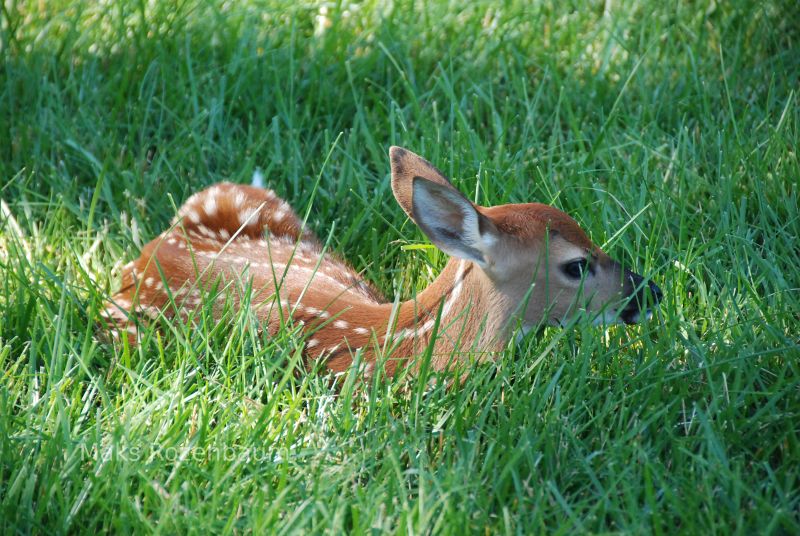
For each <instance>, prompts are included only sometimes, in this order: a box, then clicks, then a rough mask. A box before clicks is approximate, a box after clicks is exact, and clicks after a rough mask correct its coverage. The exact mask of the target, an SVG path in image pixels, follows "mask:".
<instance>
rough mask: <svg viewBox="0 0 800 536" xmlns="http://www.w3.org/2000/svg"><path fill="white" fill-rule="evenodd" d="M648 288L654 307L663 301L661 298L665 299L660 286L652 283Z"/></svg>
mask: <svg viewBox="0 0 800 536" xmlns="http://www.w3.org/2000/svg"><path fill="white" fill-rule="evenodd" d="M648 286H649V287H650V296H652V297H653V305H656V304H658V302H660V301H661V298H663V297H664V294H663V293H662V292H661V289H660V288H658V285H656V284H655V283H653V282H652V281H650V282H649V283H648Z"/></svg>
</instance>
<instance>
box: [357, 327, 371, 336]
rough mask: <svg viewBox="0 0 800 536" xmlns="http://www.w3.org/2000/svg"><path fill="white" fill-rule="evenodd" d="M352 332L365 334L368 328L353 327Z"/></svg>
mask: <svg viewBox="0 0 800 536" xmlns="http://www.w3.org/2000/svg"><path fill="white" fill-rule="evenodd" d="M353 331H354V332H356V333H358V334H359V335H367V334H368V333H369V330H368V329H367V328H355V329H354V330H353Z"/></svg>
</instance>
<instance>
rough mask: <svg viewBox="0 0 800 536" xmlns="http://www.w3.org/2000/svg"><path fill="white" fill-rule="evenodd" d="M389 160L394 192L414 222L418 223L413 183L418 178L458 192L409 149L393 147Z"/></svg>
mask: <svg viewBox="0 0 800 536" xmlns="http://www.w3.org/2000/svg"><path fill="white" fill-rule="evenodd" d="M389 159H390V160H391V165H392V192H393V193H394V197H395V199H397V202H398V203H399V204H400V206H401V207H402V208H403V210H404V211H405V213H406V214H407V215H408V217H409V218H411V219H412V220H415V221H416V219H415V218H414V209H413V202H412V199H413V195H414V191H413V183H414V179H415V178H416V177H420V178H423V179H425V180H427V181H430V182H433V183H436V184H440V185H443V186H447V187H449V188H451V189H453V190H454V191H456V190H455V188H453V185H452V184H450V181H449V180H447V177H445V176H444V174H443V173H442V172H441V171H439V170H438V169H436V168H435V167H434V166H433V164H431V163H430V162H428V161H427V160H425V159H424V158H422V157H421V156H418V155H416V154H414V153H412V152H411V151H409V150H408V149H403V148H402V147H391V148H390V149H389Z"/></svg>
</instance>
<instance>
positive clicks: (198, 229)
mask: <svg viewBox="0 0 800 536" xmlns="http://www.w3.org/2000/svg"><path fill="white" fill-rule="evenodd" d="M391 156H392V187H393V190H394V193H395V197H396V198H397V200H398V202H399V203H400V205H401V206H402V207H403V208H404V210H406V212H407V213H408V215H409V216H410V217H412V219H414V220H415V221H416V222H417V223H418V224H419V225H420V227H421V228H422V230H423V231H424V232H425V233H426V234H427V235H428V236H429V238H431V240H432V241H433V242H434V243H435V244H436V245H437V246H439V247H440V248H441V249H443V250H444V251H445V252H447V253H450V254H451V255H453V256H454V257H455V258H453V259H451V260H450V261H449V263H448V264H447V266H446V267H445V269H444V270H443V272H442V273H441V274H440V275H439V277H438V278H437V279H436V280H435V281H434V282H433V283H432V284H431V285H430V286H429V287H428V288H426V289H425V290H424V291H423V292H421V293H420V294H419V295H418V296H417V297H416V299H415V300H409V301H406V302H402V303H397V304H395V303H391V302H388V301H387V300H386V299H385V298H384V297H383V296H381V295H380V293H379V292H378V291H376V290H375V289H374V288H373V287H372V285H371V284H370V283H369V282H367V281H365V280H364V279H363V278H362V277H361V276H360V275H359V274H358V273H357V272H356V271H355V270H353V268H352V267H350V266H349V265H348V264H346V263H345V262H343V261H342V260H340V259H339V258H337V257H336V256H334V255H332V254H331V253H327V252H325V251H324V250H323V248H322V246H321V244H320V242H319V241H318V240H317V238H316V237H315V236H314V235H313V234H312V233H310V232H308V231H305V230H304V229H303V227H302V223H301V220H300V219H299V218H298V217H297V215H296V214H295V213H294V212H293V211H292V209H291V208H290V207H289V206H288V205H287V203H286V202H284V201H282V200H281V199H279V198H277V197H276V196H275V194H274V193H273V192H272V191H271V190H264V189H261V188H255V187H251V186H242V185H234V184H229V183H222V184H218V185H215V186H212V187H211V188H208V189H206V190H204V191H203V192H200V193H199V194H195V195H193V196H192V197H191V198H189V199H188V200H187V201H186V203H185V204H184V205H183V206H182V207H181V209H180V212H179V214H178V218H177V219H176V222H175V225H174V226H173V227H172V228H171V229H170V230H168V231H166V232H165V233H162V234H161V235H160V236H158V237H157V238H156V239H154V240H153V241H151V242H150V243H148V244H147V245H146V246H145V247H144V248H143V250H142V253H141V255H140V257H139V258H138V259H137V260H135V261H134V262H132V263H130V264H129V265H127V266H126V267H125V269H124V270H123V274H122V288H121V289H120V291H119V292H118V293H117V294H116V295H115V296H114V297H113V298H112V300H111V301H110V302H109V303H108V304H107V306H106V309H105V312H104V315H105V316H106V318H107V319H108V320H110V321H111V322H112V323H113V324H115V326H114V327H113V328H112V329H113V331H114V332H115V333H116V334H117V335H118V334H120V333H122V332H124V333H126V334H127V336H128V337H129V340H130V341H131V342H136V339H137V336H138V328H137V322H140V321H141V320H143V319H146V318H148V317H149V318H154V317H156V316H158V315H161V314H163V315H165V316H167V317H170V316H174V315H175V314H179V315H183V316H184V317H187V318H188V317H189V316H190V314H191V312H192V311H193V310H196V309H198V308H200V307H211V308H212V309H213V311H214V313H215V315H217V316H219V315H220V314H221V313H222V311H223V309H224V308H225V307H234V308H240V307H250V308H251V309H252V311H253V312H254V314H255V315H256V317H257V318H258V319H259V321H260V324H261V326H262V328H263V329H267V330H269V332H270V333H274V332H275V331H276V330H277V329H279V326H280V325H281V323H282V322H285V321H286V320H287V319H288V318H290V317H291V318H292V319H293V321H294V322H302V324H303V330H304V331H305V333H306V344H305V354H306V357H307V361H308V364H311V363H312V362H313V361H314V360H316V359H320V358H322V359H325V363H326V365H327V366H328V368H330V369H331V370H332V371H334V372H341V371H343V370H345V369H347V368H348V367H349V366H350V364H351V363H352V360H353V355H354V354H355V352H356V351H357V350H358V349H363V354H364V360H365V361H366V363H367V370H368V371H371V370H372V367H373V365H374V359H375V353H376V350H377V349H378V348H384V349H390V350H391V355H392V356H396V357H397V358H399V359H389V360H387V361H386V364H385V372H386V373H387V374H390V375H391V374H393V373H394V371H395V369H396V367H397V366H398V364H401V363H402V362H403V361H404V360H405V359H407V358H411V357H413V356H414V355H417V354H419V353H421V352H422V351H423V350H425V349H426V348H427V347H428V346H429V345H430V344H431V341H433V354H432V355H433V358H432V366H433V368H435V369H442V368H444V367H446V366H447V364H448V363H449V362H450V360H451V359H453V356H454V355H459V354H463V353H464V352H466V351H469V350H475V351H476V352H477V353H478V357H479V358H480V357H481V356H485V355H489V354H491V352H494V351H496V350H499V349H501V348H502V347H503V346H504V345H505V344H506V342H507V340H508V337H509V335H510V333H511V331H512V330H513V329H514V328H515V327H516V325H517V323H520V324H521V325H522V327H523V328H530V327H533V326H535V325H538V324H539V323H540V322H541V321H542V320H545V321H551V322H560V321H562V320H564V319H565V318H567V317H568V316H569V315H571V314H572V313H573V312H574V311H575V310H576V309H584V308H586V309H589V310H593V311H598V312H599V313H601V314H603V316H604V317H606V318H609V319H610V318H611V317H612V316H613V317H617V316H619V317H621V318H622V319H623V320H625V321H626V322H635V321H638V316H639V305H640V302H641V301H642V297H641V296H642V294H643V292H644V291H643V289H641V288H638V287H639V286H640V284H641V282H642V279H641V278H640V277H639V276H636V275H635V274H632V273H630V272H628V271H625V270H623V269H622V268H620V267H619V265H618V264H617V263H615V262H614V261H612V260H611V259H609V258H608V257H607V256H605V254H603V253H602V252H601V251H600V250H599V249H598V248H596V247H595V246H593V245H592V243H591V242H590V241H589V239H588V238H587V237H586V235H585V234H584V233H583V231H581V230H580V228H579V227H578V226H577V224H576V223H575V222H574V221H573V220H572V219H571V218H569V216H567V215H566V214H564V213H563V212H561V211H559V210H557V209H554V208H552V207H548V206H545V205H538V204H523V205H503V206H498V207H490V208H484V207H476V206H474V205H472V204H471V203H470V202H469V201H467V200H466V199H464V198H463V197H462V196H461V195H460V194H459V193H458V192H457V190H455V188H453V187H452V186H451V185H450V183H449V181H447V179H446V178H444V176H443V175H441V173H440V172H439V171H438V170H436V168H434V167H433V166H432V165H430V164H429V163H428V162H427V161H425V160H423V159H422V158H420V157H418V156H417V155H414V154H413V153H411V152H409V151H406V150H404V149H399V148H393V149H392V152H391ZM576 263H578V264H579V265H580V266H579V267H578V268H579V272H578V273H577V277H575V275H576V274H575V273H574V269H575V266H576ZM551 272H555V273H551ZM598 273H600V274H601V275H603V274H604V276H603V277H601V278H598V277H597V275H598ZM626 276H627V277H626ZM593 279H594V280H593ZM650 289H651V293H652V295H653V296H654V297H655V300H656V301H657V300H658V298H659V297H660V292H659V291H658V289H657V287H655V286H654V285H652V284H651V286H650ZM631 298H635V299H633V300H631ZM626 300H627V301H628V302H631V303H632V302H635V303H633V305H631V303H627V305H625V308H618V309H614V305H618V304H620V303H622V304H624V303H625V301H626ZM592 302H594V306H592V305H591V304H592ZM439 315H441V316H439ZM437 318H439V322H438V324H437ZM434 336H435V338H434Z"/></svg>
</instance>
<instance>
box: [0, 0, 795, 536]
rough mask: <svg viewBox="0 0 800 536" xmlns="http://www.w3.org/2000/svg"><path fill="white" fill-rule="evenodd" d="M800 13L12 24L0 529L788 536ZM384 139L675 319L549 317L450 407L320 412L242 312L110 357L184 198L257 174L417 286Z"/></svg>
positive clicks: (338, 406)
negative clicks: (533, 208) (563, 242)
mask: <svg viewBox="0 0 800 536" xmlns="http://www.w3.org/2000/svg"><path fill="white" fill-rule="evenodd" d="M795 12H796V10H795V9H788V7H787V5H783V4H781V3H780V2H775V3H770V2H768V3H755V2H746V1H741V0H737V1H735V2H726V3H715V2H700V3H680V2H679V3H674V4H665V3H663V2H654V1H651V0H642V1H638V2H637V1H633V2H625V3H618V2H603V3H596V4H586V5H576V6H575V8H574V9H573V8H572V7H570V6H567V5H563V3H552V4H551V3H532V4H530V5H529V4H528V3H523V2H513V1H512V2H505V3H502V5H501V4H500V3H497V2H489V1H485V2H484V1H478V2H467V3H461V4H458V3H444V2H432V3H414V2H410V1H405V0H402V1H399V2H393V3H383V2H365V3H349V2H333V3H327V4H324V5H323V4H319V3H315V2H306V3H302V2H288V1H287V2H281V1H278V0H267V1H265V2H225V3H211V2H195V1H193V0H191V1H185V2H89V1H86V2H74V1H48V2H38V3H37V2H24V3H14V2H6V3H5V5H4V8H3V10H2V12H0V55H1V57H2V61H3V63H2V70H0V199H2V201H3V204H2V205H1V206H0V267H1V269H0V374H1V375H2V381H0V526H2V527H3V529H5V530H4V531H3V532H47V533H51V532H99V531H111V530H113V531H119V532H122V531H125V532H128V531H134V530H135V531H150V530H152V531H161V532H166V533H172V532H176V531H180V532H188V531H193V532H209V531H213V532H234V531H236V532H245V531H252V532H274V531H279V530H280V531H285V532H300V533H309V532H311V533H316V532H330V533H338V532H341V531H343V530H348V531H353V532H358V533H360V532H367V531H369V530H374V531H376V532H378V531H382V530H388V531H391V532H397V533H401V532H402V533H417V532H428V531H433V532H437V533H439V532H441V533H464V532H467V531H469V532H481V533H532V532H533V533H535V532H540V531H545V530H552V531H554V532H562V533H576V532H614V531H621V532H630V533H650V532H653V533H661V532H675V531H682V532H687V533H724V534H728V533H732V532H737V533H752V532H754V531H758V532H767V533H770V532H772V533H792V532H797V531H798V530H800V520H799V519H798V514H797V512H798V508H799V506H800V505H798V497H800V493H799V492H800V483H799V482H798V478H799V477H800V471H798V467H799V465H798V463H799V462H800V459H799V456H798V454H799V452H798V431H797V424H796V423H797V422H798V419H799V418H800V415H798V413H800V384H799V381H800V376H799V375H798V358H799V357H800V349H799V348H798V344H799V343H798V323H799V321H800V317H798V311H800V294H798V293H800V290H798V289H800V277H798V273H800V272H798V268H797V267H798V266H800V249H799V248H798V246H797V237H798V236H800V214H799V213H798V188H797V184H798V183H797V179H798V177H800V165H798V159H797V146H798V141H800V121H799V119H800V107H798V104H797V99H798V95H797V80H798V73H800V68H799V67H800V65H799V64H800V50H798V46H797V42H798V37H800V32H799V31H798V28H800V22H799V21H798V18H797V14H796V13H795ZM393 144H394V145H404V146H407V147H409V148H410V149H412V150H414V151H415V152H418V153H420V154H423V155H425V156H426V157H427V158H428V159H429V160H431V161H432V162H434V163H435V164H436V165H437V166H438V167H440V168H441V169H442V170H443V171H444V172H445V173H446V174H447V175H449V176H451V177H453V179H454V182H455V183H456V185H457V186H458V187H460V188H461V190H462V191H463V192H465V193H466V194H467V195H469V196H470V197H471V198H473V199H475V200H476V202H479V203H482V204H499V203H506V202H522V201H540V202H546V203H550V204H553V205H556V206H558V207H560V208H562V209H564V210H566V211H567V212H569V213H570V214H571V215H573V216H574V217H575V218H576V219H577V220H578V221H579V222H580V223H581V224H582V225H583V226H584V227H585V228H586V229H587V231H588V233H589V234H590V236H591V237H592V238H593V240H594V241H595V242H596V243H599V244H606V246H605V247H606V249H607V250H608V251H609V253H611V254H612V256H614V257H615V258H617V259H619V260H621V261H624V262H625V263H626V264H628V265H630V266H632V267H633V268H634V269H636V270H637V271H638V272H640V273H645V274H648V275H651V276H652V277H653V279H654V280H655V281H656V282H657V283H658V284H659V286H661V288H662V289H663V290H664V291H665V299H664V302H663V304H662V307H661V311H660V313H659V314H658V315H657V316H656V318H655V319H654V320H653V321H651V322H649V323H645V324H643V325H641V326H635V327H612V328H610V329H608V330H604V329H602V328H598V327H592V326H589V325H587V324H586V323H578V324H576V325H575V326H572V327H571V328H570V329H564V330H562V329H553V328H547V329H545V330H544V331H543V332H540V333H537V334H532V335H530V336H528V337H526V338H525V339H524V340H523V341H522V342H521V343H519V344H518V345H510V346H509V348H508V349H507V351H505V352H504V353H503V355H502V356H500V357H499V359H498V360H497V361H496V362H494V363H484V364H474V365H470V367H469V374H468V376H467V379H466V381H465V382H464V383H463V384H461V385H458V386H457V387H453V388H450V389H448V388H447V385H448V384H449V383H452V382H451V381H447V380H452V379H453V377H452V376H451V377H448V378H431V377H429V376H428V375H423V377H422V378H418V379H410V378H403V377H401V378H395V379H392V380H389V379H385V378H377V379H375V380H373V381H371V382H367V383H365V382H362V381H361V380H360V379H359V373H358V372H357V371H354V372H353V373H351V374H349V375H347V376H346V377H345V378H343V379H342V381H341V383H340V384H339V387H338V388H335V387H334V386H333V385H332V383H331V381H330V378H329V377H328V376H327V375H326V373H325V371H324V369H319V370H313V371H311V372H306V371H305V370H304V368H303V362H302V356H301V353H300V351H301V349H302V345H303V339H302V337H301V336H299V330H298V328H297V326H293V325H292V324H291V323H287V325H286V326H285V329H282V330H281V331H280V333H278V334H277V336H275V337H273V338H269V337H266V336H263V335H260V334H258V332H257V330H255V329H253V326H254V322H255V319H254V318H253V317H252V314H250V313H249V312H246V311H234V310H229V311H228V314H227V316H226V317H225V319H224V320H223V321H222V322H220V323H216V322H214V321H213V320H212V319H211V317H210V314H209V312H208V311H207V310H203V311H201V312H200V313H199V314H198V316H197V317H196V318H195V321H194V322H193V323H192V324H188V325H185V324H182V323H180V322H168V321H165V320H163V319H162V320H159V321H157V322H155V323H154V324H153V325H152V326H151V327H150V328H148V329H146V330H144V331H143V338H144V340H143V343H142V344H141V345H140V346H138V347H129V346H128V345H125V344H114V345H109V344H106V343H104V342H102V341H101V340H100V338H99V337H98V333H97V331H96V323H97V321H98V311H99V309H100V308H101V306H102V303H103V302H104V300H105V299H106V298H107V297H108V296H109V295H110V293H111V292H113V290H114V289H115V288H116V285H118V282H119V270H120V268H121V266H122V265H124V264H125V263H126V262H128V261H129V260H131V259H132V258H133V257H134V256H136V255H137V254H138V250H139V248H140V247H141V246H142V245H143V244H144V243H146V242H147V241H149V240H150V239H151V238H152V237H154V236H156V235H157V234H158V233H159V232H160V231H161V230H162V229H164V228H165V227H166V226H168V225H169V221H170V219H171V218H172V217H173V215H174V211H175V207H176V206H178V205H179V204H180V203H181V202H182V200H184V199H185V198H186V197H188V195H189V194H190V193H191V192H193V191H197V190H199V189H201V188H203V187H204V186H206V185H208V184H210V183H213V182H215V181H219V180H232V181H235V182H243V183H247V182H249V181H250V180H251V177H252V176H253V173H254V171H255V170H256V169H259V170H261V172H262V173H263V175H264V177H265V180H266V182H267V183H268V184H269V185H270V186H271V187H273V188H274V189H275V190H276V191H277V192H278V193H279V194H280V195H282V196H284V197H285V198H287V199H288V200H289V201H290V202H291V203H292V205H293V206H294V207H295V208H296V209H297V210H298V212H299V213H300V214H306V213H307V214H308V215H309V223H310V225H311V226H312V227H313V228H314V229H315V230H316V231H317V233H318V234H319V235H320V236H321V237H323V239H324V240H325V241H326V242H327V243H328V244H329V245H330V247H332V248H334V249H335V250H336V251H337V252H338V253H340V254H342V255H343V256H345V257H346V258H348V259H349V260H350V261H351V262H352V263H353V265H354V266H355V267H356V268H357V269H358V270H359V271H363V272H364V273H365V275H366V277H367V278H369V279H370V280H371V281H374V282H375V283H376V285H377V286H378V287H379V288H380V289H381V290H382V291H383V292H384V293H385V294H386V295H388V296H391V297H394V296H397V295H399V296H401V297H403V298H407V297H409V296H412V295H413V294H414V292H417V291H419V290H420V289H422V288H424V287H425V286H426V285H427V284H428V283H429V282H430V281H431V280H432V279H433V277H434V276H435V275H436V273H438V270H439V269H440V268H441V267H442V266H443V265H444V262H445V261H446V257H445V256H444V255H443V254H441V253H440V252H439V251H437V250H435V249H432V248H430V247H427V246H426V242H425V240H424V238H423V236H422V234H421V233H420V232H419V231H418V230H417V229H416V227H415V226H414V225H413V224H412V223H411V222H409V221H408V220H407V219H406V218H405V217H404V214H403V212H402V210H401V209H400V208H399V207H398V206H397V205H396V203H395V201H394V199H393V198H392V195H391V189H390V187H389V181H388V172H389V165H388V157H387V151H388V147H389V146H390V145H393ZM312 194H313V195H312ZM456 374H457V372H454V373H453V376H455V375H456ZM432 379H437V380H445V381H431V380H432Z"/></svg>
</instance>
